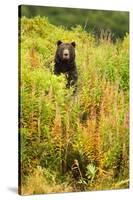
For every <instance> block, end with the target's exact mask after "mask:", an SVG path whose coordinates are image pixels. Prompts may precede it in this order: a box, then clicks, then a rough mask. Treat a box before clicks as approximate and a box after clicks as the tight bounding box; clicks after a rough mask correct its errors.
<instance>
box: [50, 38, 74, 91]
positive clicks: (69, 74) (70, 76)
mask: <svg viewBox="0 0 133 200" xmlns="http://www.w3.org/2000/svg"><path fill="white" fill-rule="evenodd" d="M75 46H76V43H75V42H71V43H64V42H62V41H60V40H59V41H58V42H57V50H56V54H55V66H54V74H56V75H60V74H61V73H64V74H65V75H66V78H67V84H66V87H67V88H70V86H73V85H74V86H75V91H76V88H77V86H76V82H77V79H78V73H77V67H76V63H75Z"/></svg>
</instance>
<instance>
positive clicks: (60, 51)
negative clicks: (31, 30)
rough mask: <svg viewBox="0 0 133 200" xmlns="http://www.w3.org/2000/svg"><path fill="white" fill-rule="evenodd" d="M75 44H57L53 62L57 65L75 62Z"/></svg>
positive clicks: (59, 42)
mask: <svg viewBox="0 0 133 200" xmlns="http://www.w3.org/2000/svg"><path fill="white" fill-rule="evenodd" d="M75 46H76V43H75V42H71V43H63V42H62V41H60V40H59V41H58V42H57V50H56V55H55V62H57V63H59V62H62V63H71V62H74V60H75Z"/></svg>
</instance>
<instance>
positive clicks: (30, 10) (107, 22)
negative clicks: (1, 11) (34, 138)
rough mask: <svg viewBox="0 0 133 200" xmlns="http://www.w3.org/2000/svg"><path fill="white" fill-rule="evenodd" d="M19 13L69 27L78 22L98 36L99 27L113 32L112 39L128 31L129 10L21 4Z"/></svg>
mask: <svg viewBox="0 0 133 200" xmlns="http://www.w3.org/2000/svg"><path fill="white" fill-rule="evenodd" d="M20 15H21V16H26V17H29V18H32V17H35V16H37V15H40V16H42V17H43V16H47V17H48V18H49V21H50V22H51V23H52V24H54V25H56V26H58V25H63V26H65V27H67V28H69V29H71V27H75V25H77V24H80V25H81V26H82V27H83V29H85V30H86V31H87V32H93V33H95V35H97V36H98V37H99V34H100V32H101V29H102V30H103V31H105V30H108V32H111V33H112V34H113V39H114V40H115V38H117V37H120V38H123V37H124V35H125V33H126V32H129V12H124V11H104V10H89V9H75V8H58V7H45V6H31V5H23V6H21V12H20Z"/></svg>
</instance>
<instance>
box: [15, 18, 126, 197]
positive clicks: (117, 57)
mask: <svg viewBox="0 0 133 200" xmlns="http://www.w3.org/2000/svg"><path fill="white" fill-rule="evenodd" d="M20 22H21V23H20V33H21V34H20V38H19V41H20V46H19V47H20V72H21V73H20V84H19V85H20V125H19V126H20V131H19V138H20V172H21V175H20V186H21V193H22V194H36V193H52V192H70V191H89V190H101V189H116V188H127V187H128V184H129V36H128V34H126V35H125V37H124V39H123V41H117V42H116V43H115V44H114V43H112V41H111V37H110V36H108V35H104V34H101V37H100V39H99V41H98V42H96V41H95V37H94V36H93V35H92V34H89V33H87V32H85V31H84V30H83V29H82V27H81V26H77V27H76V28H73V30H71V31H70V30H67V29H65V28H63V27H56V26H54V25H52V24H50V23H49V21H48V20H47V18H41V17H36V18H31V19H28V18H25V17H23V18H22V19H21V21H20ZM59 39H61V40H62V41H68V42H71V41H75V42H76V44H77V46H76V62H77V67H78V74H79V80H78V91H77V94H76V95H75V96H73V95H72V92H73V88H71V89H66V88H65V85H66V79H65V76H64V75H61V76H59V77H57V76H55V75H54V74H53V66H54V54H55V50H56V42H57V40H59ZM74 159H77V160H78V162H79V166H80V170H81V173H82V178H81V179H80V180H79V181H78V183H75V180H74V179H73V177H72V171H71V165H72V163H73V160H74ZM63 163H64V165H63Z"/></svg>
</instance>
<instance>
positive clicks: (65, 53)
mask: <svg viewBox="0 0 133 200" xmlns="http://www.w3.org/2000/svg"><path fill="white" fill-rule="evenodd" d="M69 58H70V54H69V50H68V49H64V50H63V60H68V59H69Z"/></svg>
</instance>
